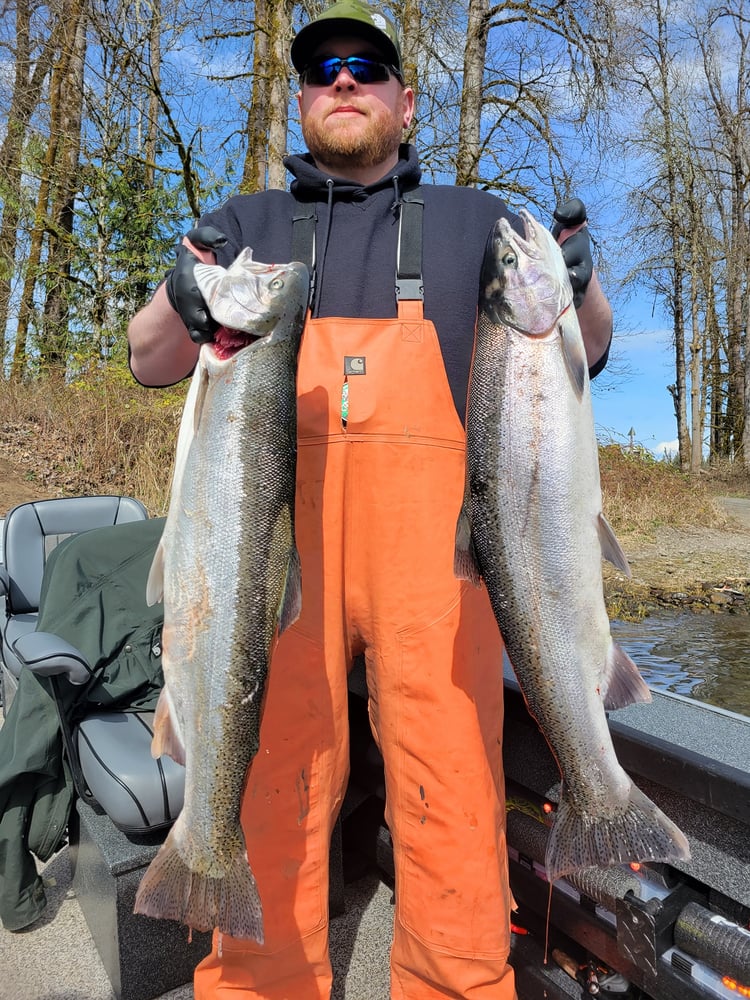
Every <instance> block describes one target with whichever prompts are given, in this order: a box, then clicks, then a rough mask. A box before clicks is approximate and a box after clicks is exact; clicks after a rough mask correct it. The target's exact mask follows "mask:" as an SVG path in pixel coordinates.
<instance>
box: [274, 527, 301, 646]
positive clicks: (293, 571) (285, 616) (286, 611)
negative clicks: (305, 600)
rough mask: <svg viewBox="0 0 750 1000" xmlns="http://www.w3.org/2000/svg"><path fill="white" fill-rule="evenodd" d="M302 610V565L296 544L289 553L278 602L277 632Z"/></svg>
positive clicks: (285, 627) (287, 625) (287, 626)
mask: <svg viewBox="0 0 750 1000" xmlns="http://www.w3.org/2000/svg"><path fill="white" fill-rule="evenodd" d="M301 611H302V566H301V564H300V558H299V552H298V551H297V548H296V546H294V545H293V546H292V550H291V552H290V553H289V563H288V565H287V571H286V579H285V580H284V590H283V592H282V595H281V602H280V604H279V630H278V634H279V635H281V633H282V632H283V631H284V630H285V629H287V628H289V626H290V625H294V623H295V622H296V621H297V619H298V618H299V616H300V612H301Z"/></svg>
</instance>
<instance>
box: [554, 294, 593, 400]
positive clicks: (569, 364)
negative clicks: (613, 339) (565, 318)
mask: <svg viewBox="0 0 750 1000" xmlns="http://www.w3.org/2000/svg"><path fill="white" fill-rule="evenodd" d="M570 308H571V309H572V308H573V307H572V305H571V306H570ZM559 330H560V340H561V341H562V353H563V358H564V359H565V368H566V370H567V372H568V377H569V378H570V384H571V385H572V387H573V391H574V392H575V394H576V398H577V399H579V400H580V399H583V392H584V389H585V388H586V377H587V375H588V370H589V367H588V363H587V361H586V351H585V349H584V346H583V340H582V339H581V337H580V335H578V336H575V335H574V334H573V333H570V334H566V332H565V328H564V326H563V324H562V323H560V324H559Z"/></svg>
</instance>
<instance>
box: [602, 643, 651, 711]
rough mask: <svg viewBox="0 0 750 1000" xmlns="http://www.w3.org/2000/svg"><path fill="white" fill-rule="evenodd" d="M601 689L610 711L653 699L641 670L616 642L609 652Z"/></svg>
mask: <svg viewBox="0 0 750 1000" xmlns="http://www.w3.org/2000/svg"><path fill="white" fill-rule="evenodd" d="M600 691H601V696H602V701H603V703H604V708H605V709H606V710H607V711H608V712H609V711H614V709H616V708H625V706H626V705H634V704H635V703H636V702H649V701H651V692H650V691H649V689H648V684H647V683H646V682H645V681H644V679H643V678H642V677H641V672H640V670H639V669H638V667H637V666H636V664H635V663H633V661H632V660H631V659H630V657H629V656H628V654H627V653H626V652H625V650H624V649H622V648H621V647H620V646H618V645H617V643H616V642H612V644H611V645H610V647H609V652H608V653H607V662H606V664H605V668H604V677H603V679H602V682H601V685H600Z"/></svg>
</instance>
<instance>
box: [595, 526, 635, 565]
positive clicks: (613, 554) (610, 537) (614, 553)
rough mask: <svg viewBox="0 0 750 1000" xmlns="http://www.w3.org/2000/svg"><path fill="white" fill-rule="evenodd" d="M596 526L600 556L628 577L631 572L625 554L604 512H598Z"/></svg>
mask: <svg viewBox="0 0 750 1000" xmlns="http://www.w3.org/2000/svg"><path fill="white" fill-rule="evenodd" d="M596 527H597V531H598V532H599V544H600V546H601V549H602V557H603V558H604V559H606V560H607V561H608V562H611V563H612V565H613V566H614V567H615V569H619V570H620V572H621V573H624V574H625V576H626V577H627V578H628V579H630V576H631V573H630V566H629V565H628V560H627V556H626V555H625V553H624V552H623V551H622V547H621V546H620V543H619V542H618V541H617V536H616V535H615V533H614V531H613V530H612V526H611V525H610V523H609V521H608V520H607V519H606V517H605V516H604V514H601V513H600V514H599V517H598V519H597V525H596Z"/></svg>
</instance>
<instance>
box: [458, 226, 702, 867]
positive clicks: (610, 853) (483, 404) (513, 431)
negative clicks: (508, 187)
mask: <svg viewBox="0 0 750 1000" xmlns="http://www.w3.org/2000/svg"><path fill="white" fill-rule="evenodd" d="M521 216H522V220H523V225H524V231H525V233H524V236H520V235H519V234H518V233H517V232H515V230H514V229H512V228H511V226H510V225H509V223H508V222H507V221H506V220H500V221H499V222H498V223H497V224H496V226H495V229H494V231H493V233H492V237H491V240H490V242H489V244H488V249H487V253H486V256H485V260H484V265H483V270H482V279H481V291H480V298H479V314H478V321H477V331H476V344H475V353H474V359H473V362H472V372H471V379H470V389H469V403H468V411H467V474H466V490H465V497H464V504H463V508H462V511H461V514H460V517H459V521H458V526H457V532H456V560H455V569H456V574H457V575H458V576H459V577H464V578H468V579H472V580H473V581H474V582H475V583H479V582H480V580H484V583H485V584H486V586H487V591H488V594H489V597H490V601H491V603H492V608H493V611H494V614H495V618H496V620H497V623H498V625H499V627H500V630H501V632H502V635H503V639H504V641H505V644H506V648H507V651H508V655H509V657H510V660H511V662H512V664H513V667H514V670H515V673H516V676H517V678H518V681H519V684H520V686H521V689H522V691H523V694H524V697H525V699H526V702H527V704H528V707H529V709H530V711H531V713H532V714H533V716H534V717H535V719H536V721H537V722H538V724H539V726H540V729H541V730H542V732H543V733H544V736H545V738H546V739H547V742H548V743H549V744H550V747H551V749H552V751H553V753H554V756H555V758H556V760H557V763H558V765H559V768H560V771H561V774H562V791H561V798H560V802H559V805H558V808H557V812H556V816H555V820H554V823H553V826H552V830H551V833H550V836H549V839H548V847H547V856H546V866H547V872H548V876H549V877H550V878H551V879H554V878H557V877H559V876H561V875H564V874H566V873H568V872H572V871H575V870H577V869H580V868H586V867H590V866H594V865H613V864H619V863H623V862H631V861H647V860H662V861H677V860H680V859H686V858H687V857H689V847H688V842H687V839H686V838H685V836H684V834H683V833H682V832H681V831H680V830H679V829H678V828H677V827H676V826H675V824H674V823H672V822H671V820H669V819H668V818H667V817H666V816H665V815H664V814H663V813H662V812H661V811H660V810H659V809H658V808H657V806H656V805H655V804H654V803H652V802H651V801H650V800H649V799H648V798H647V797H646V796H645V795H644V794H643V793H642V792H641V791H640V790H639V789H638V788H637V787H636V786H635V785H634V784H633V782H632V781H631V779H630V777H629V776H628V774H627V773H626V772H625V771H624V770H623V768H622V767H621V766H620V764H619V762H618V760H617V757H616V755H615V750H614V747H613V745H612V740H611V736H610V732H609V727H608V724H607V718H606V710H607V709H614V708H618V707H623V706H625V705H628V704H631V703H633V702H637V701H649V700H650V697H651V696H650V693H649V691H648V688H647V686H646V684H645V683H644V681H643V679H642V678H641V676H640V674H639V673H638V669H637V667H636V666H635V664H634V663H633V662H632V660H631V659H630V658H629V657H628V656H627V655H626V654H625V653H624V652H623V651H622V650H621V649H620V648H619V647H618V646H617V645H616V643H615V642H614V641H613V639H612V637H611V634H610V625H609V620H608V618H607V613H606V608H605V604H604V596H603V583H602V569H601V559H602V556H604V557H605V558H608V559H610V560H611V561H612V562H613V563H614V564H615V565H616V566H618V568H619V569H621V570H622V571H623V572H625V573H627V574H628V575H629V569H628V566H627V561H626V559H625V556H624V554H623V553H622V550H621V548H620V546H619V544H618V543H617V540H616V538H615V537H614V534H613V533H612V530H611V529H610V527H609V525H608V524H607V522H606V520H605V518H604V516H603V515H602V510H601V489H600V482H599V464H598V448H597V442H596V436H595V432H594V421H593V415H592V407H591V395H590V389H589V378H588V367H587V362H586V353H585V348H584V344H583V338H582V336H581V331H580V327H579V325H578V320H577V317H576V313H575V310H574V308H573V305H572V303H573V292H572V289H571V287H570V281H569V279H568V274H567V270H566V268H565V263H564V260H563V258H562V254H561V252H560V249H559V247H558V246H557V244H556V243H555V241H554V239H553V237H552V236H551V234H550V233H549V232H547V231H546V230H545V229H543V228H542V227H541V226H539V225H538V224H537V223H536V222H535V220H534V219H533V218H532V217H531V216H530V215H529V214H528V213H526V212H522V213H521Z"/></svg>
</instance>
